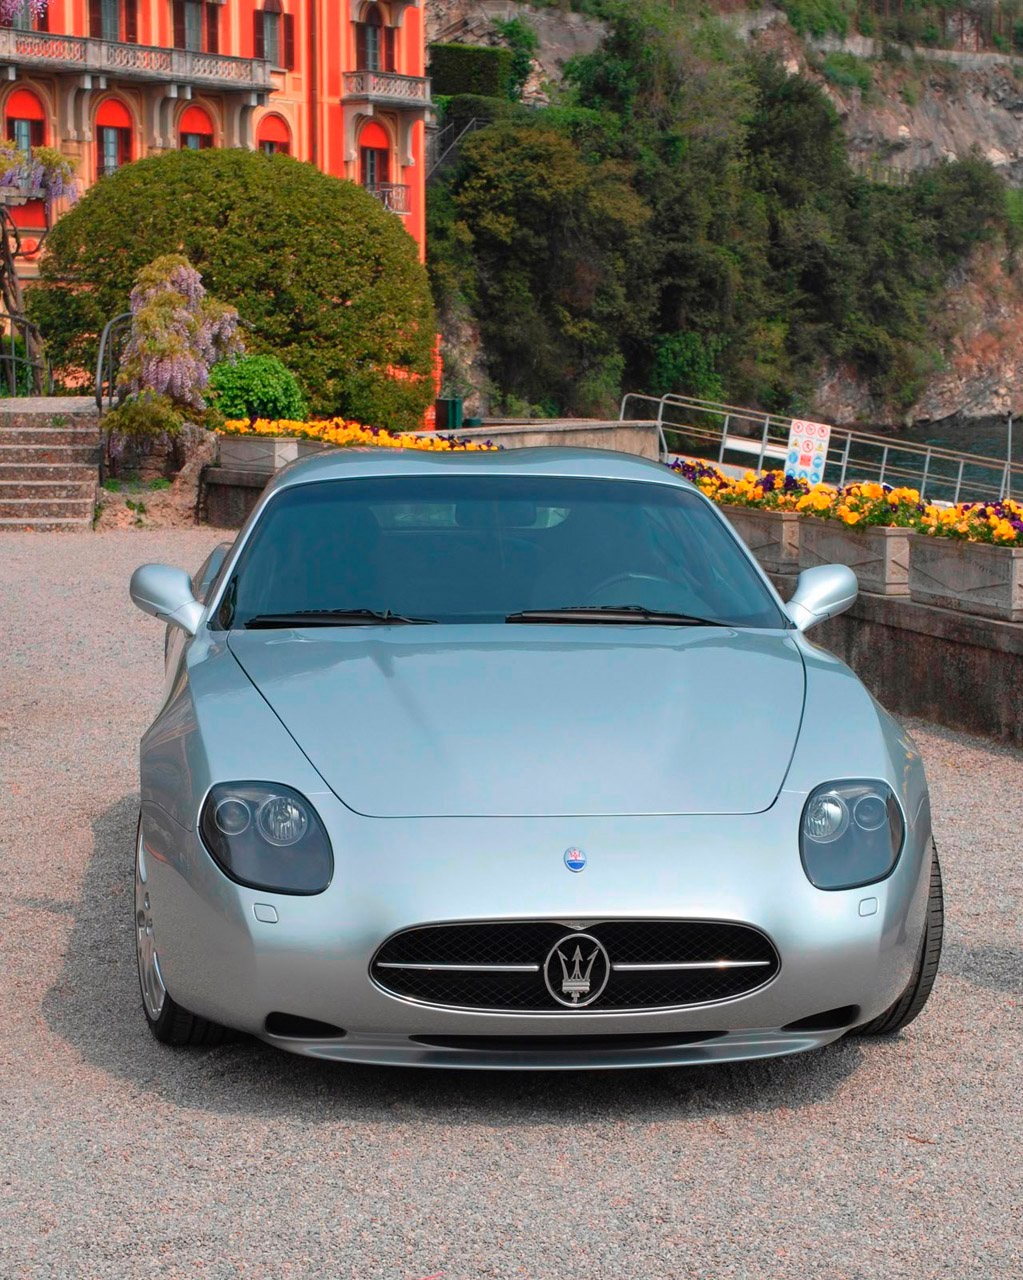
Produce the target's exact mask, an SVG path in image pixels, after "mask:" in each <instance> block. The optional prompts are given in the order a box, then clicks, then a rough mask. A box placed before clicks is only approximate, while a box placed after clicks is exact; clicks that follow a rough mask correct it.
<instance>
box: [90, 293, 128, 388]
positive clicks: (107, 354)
mask: <svg viewBox="0 0 1023 1280" xmlns="http://www.w3.org/2000/svg"><path fill="white" fill-rule="evenodd" d="M130 328H131V312H130V311H122V312H121V314H120V315H119V316H114V318H113V320H109V321H108V322H107V323H106V325H104V327H103V333H102V336H101V337H100V340H99V355H98V356H97V358H96V408H97V409H98V410H99V411H100V413H102V412H103V409H104V407H106V408H107V409H112V408H113V407H114V403H115V397H116V392H117V373H118V370H119V368H120V363H121V343H122V341H123V338H124V335H125V333H127V331H128V330H129V329H130ZM104 387H106V392H104V390H103V388H104ZM104 399H105V400H106V402H107V403H106V405H105V406H104V404H103V401H104Z"/></svg>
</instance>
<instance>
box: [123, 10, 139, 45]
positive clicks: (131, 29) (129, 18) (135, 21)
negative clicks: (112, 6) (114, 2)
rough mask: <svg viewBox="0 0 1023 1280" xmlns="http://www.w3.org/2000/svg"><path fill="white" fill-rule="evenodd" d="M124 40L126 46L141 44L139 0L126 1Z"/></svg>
mask: <svg viewBox="0 0 1023 1280" xmlns="http://www.w3.org/2000/svg"><path fill="white" fill-rule="evenodd" d="M124 39H125V43H126V44H138V42H139V5H138V0H124Z"/></svg>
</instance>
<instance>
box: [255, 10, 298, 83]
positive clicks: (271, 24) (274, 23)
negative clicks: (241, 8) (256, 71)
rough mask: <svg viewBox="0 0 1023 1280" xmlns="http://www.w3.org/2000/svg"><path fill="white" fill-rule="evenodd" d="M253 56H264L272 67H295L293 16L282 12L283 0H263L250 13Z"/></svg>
mask: <svg viewBox="0 0 1023 1280" xmlns="http://www.w3.org/2000/svg"><path fill="white" fill-rule="evenodd" d="M252 17H253V22H254V24H255V25H254V28H253V56H254V57H256V58H265V59H266V60H267V62H269V63H270V65H271V66H272V67H277V68H279V69H283V70H285V71H294V69H295V18H294V16H293V15H292V14H290V13H285V12H284V4H283V0H263V6H262V8H261V9H257V10H256V12H255V13H254V14H253V15H252Z"/></svg>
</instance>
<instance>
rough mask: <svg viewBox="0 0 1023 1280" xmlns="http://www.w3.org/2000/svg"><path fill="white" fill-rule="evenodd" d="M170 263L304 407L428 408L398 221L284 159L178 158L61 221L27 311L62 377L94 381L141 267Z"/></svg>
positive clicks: (410, 271)
mask: <svg viewBox="0 0 1023 1280" xmlns="http://www.w3.org/2000/svg"><path fill="white" fill-rule="evenodd" d="M167 253H180V254H183V255H184V256H185V257H186V258H188V260H189V262H191V264H192V265H193V266H194V267H195V268H196V269H197V270H198V271H199V272H201V274H202V278H203V282H204V284H205V285H206V287H207V288H208V289H209V291H210V293H211V294H213V295H214V296H215V297H217V298H218V299H220V301H222V302H224V303H226V304H229V305H231V306H234V307H236V308H237V310H238V313H239V315H240V316H241V320H242V324H243V326H244V329H245V339H246V346H247V348H248V349H249V350H250V351H253V352H255V353H266V354H271V355H276V356H278V357H279V358H280V359H281V360H282V361H283V362H284V364H285V365H286V366H287V367H288V368H290V369H292V370H293V371H294V372H295V374H296V375H297V376H298V378H299V380H300V382H301V383H302V385H303V387H304V389H305V391H306V393H307V395H308V398H309V406H310V409H311V410H312V411H313V412H314V413H318V414H328V415H332V414H339V415H343V416H345V417H348V418H354V419H357V420H360V421H363V422H366V423H368V424H370V425H374V426H385V427H393V428H398V429H410V428H415V427H417V426H418V425H419V424H420V422H421V421H422V414H423V411H424V409H425V408H426V406H427V404H428V403H429V402H430V399H431V397H432V394H433V392H432V385H431V382H430V378H429V375H430V370H431V352H432V344H433V334H434V328H435V325H434V316H433V307H432V304H431V301H430V295H429V289H428V285H427V281H426V273H425V271H424V269H423V268H422V266H421V264H420V262H419V259H418V254H417V250H416V245H415V242H414V241H413V240H412V238H411V237H410V236H409V235H407V234H406V232H405V230H404V228H403V227H402V224H401V221H400V219H399V218H397V217H396V216H395V215H394V214H392V213H389V212H388V211H386V210H385V209H384V208H383V207H382V205H380V203H379V202H378V201H376V200H375V199H374V198H373V197H372V196H370V195H369V194H368V193H367V192H365V191H363V190H362V189H361V188H360V187H358V186H356V184H354V183H352V182H345V181H341V180H339V179H337V178H331V177H328V176H327V175H325V174H322V173H320V172H319V170H317V169H315V168H314V167H313V166H312V165H308V164H303V163H301V162H299V161H296V160H292V159H290V158H289V157H287V156H281V155H277V156H266V155H263V154H261V153H257V152H249V151H240V150H231V151H219V150H208V151H178V152H171V153H169V154H167V155H162V156H156V157H152V158H150V159H147V160H141V161H139V162H137V163H136V164H132V165H128V166H126V167H125V168H124V169H121V170H120V171H119V172H118V173H116V174H114V175H112V176H111V177H109V178H104V180H103V181H102V182H99V183H97V184H96V185H95V186H94V187H92V188H91V189H90V191H89V192H88V193H87V194H86V195H85V196H84V197H83V198H82V199H81V201H80V202H79V203H78V205H76V207H75V208H74V209H72V210H70V211H69V212H68V213H67V214H66V215H65V216H64V218H63V219H62V220H61V221H60V222H59V223H58V224H57V226H56V228H55V229H54V231H53V233H52V234H51V237H50V240H49V243H48V252H47V255H46V258H45V259H44V261H43V265H42V270H41V278H40V282H39V284H38V285H36V286H35V287H34V288H33V289H32V291H31V294H30V297H29V300H28V301H29V314H30V315H31V316H32V318H33V319H34V320H35V321H36V322H37V323H38V324H39V326H40V327H41V329H42V331H43V334H44V336H45V337H46V340H47V344H48V349H49V351H50V353H51V356H52V358H53V361H54V364H55V365H56V366H58V367H59V368H60V367H63V368H64V369H68V368H78V369H84V370H86V371H90V370H91V369H92V367H93V366H94V361H95V353H96V348H97V343H98V335H99V334H100V333H101V331H102V328H103V325H104V324H105V323H106V321H107V320H109V319H111V318H112V317H113V316H115V315H117V314H119V313H120V312H123V311H125V310H127V306H128V301H129V297H130V294H131V290H132V287H133V285H134V283H135V276H136V274H137V273H138V271H139V270H140V269H141V268H142V267H144V266H145V265H146V264H147V263H149V262H151V261H152V260H153V259H154V258H157V257H159V256H160V255H162V254H167Z"/></svg>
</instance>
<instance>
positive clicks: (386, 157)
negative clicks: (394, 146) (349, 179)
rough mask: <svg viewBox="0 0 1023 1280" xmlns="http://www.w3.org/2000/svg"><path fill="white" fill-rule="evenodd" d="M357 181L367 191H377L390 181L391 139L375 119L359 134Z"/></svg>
mask: <svg viewBox="0 0 1023 1280" xmlns="http://www.w3.org/2000/svg"><path fill="white" fill-rule="evenodd" d="M359 181H360V182H361V183H362V185H363V186H364V187H365V188H366V190H367V191H377V190H378V189H379V188H380V187H383V186H387V185H388V183H390V181H391V140H390V138H389V137H388V136H387V131H386V130H385V129H384V128H383V126H382V125H379V124H377V123H376V122H375V121H371V122H370V123H369V124H367V125H366V126H365V127H364V129H363V130H362V132H361V133H360V134H359Z"/></svg>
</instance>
